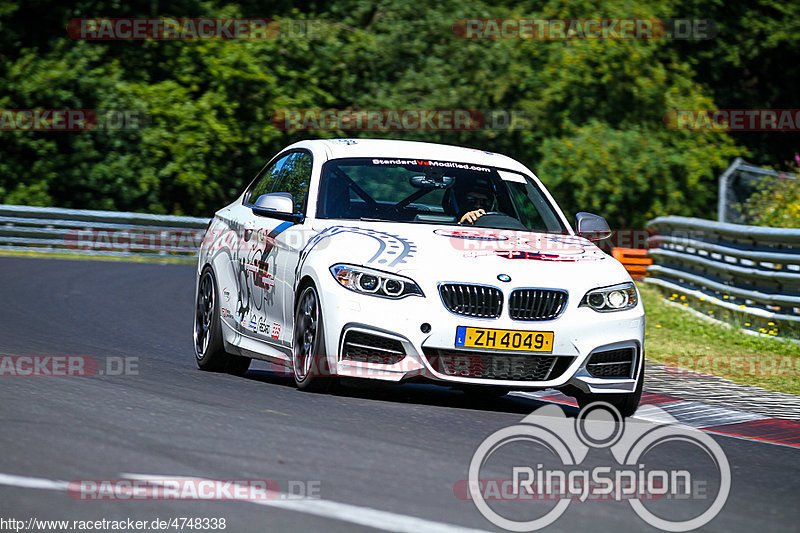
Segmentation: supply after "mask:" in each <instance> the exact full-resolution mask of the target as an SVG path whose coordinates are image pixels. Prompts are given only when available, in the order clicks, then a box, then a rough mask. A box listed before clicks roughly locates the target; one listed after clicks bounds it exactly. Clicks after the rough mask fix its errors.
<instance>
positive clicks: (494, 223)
mask: <svg viewBox="0 0 800 533" xmlns="http://www.w3.org/2000/svg"><path fill="white" fill-rule="evenodd" d="M472 225H473V226H475V227H478V228H499V229H521V230H527V229H528V228H526V227H525V225H524V224H523V223H522V222H520V221H519V220H517V219H516V218H514V217H512V216H509V215H507V214H505V213H501V212H500V211H489V212H487V213H484V214H483V215H481V216H480V217H478V220H476V221H475V223H474V224H472Z"/></svg>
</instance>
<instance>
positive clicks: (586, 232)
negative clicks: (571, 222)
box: [575, 211, 611, 241]
mask: <svg viewBox="0 0 800 533" xmlns="http://www.w3.org/2000/svg"><path fill="white" fill-rule="evenodd" d="M575 231H576V232H577V233H578V235H580V236H581V237H585V238H587V239H589V240H590V241H602V240H603V239H607V238H609V237H611V228H609V227H608V222H606V219H604V218H603V217H601V216H598V215H593V214H591V213H585V212H583V211H581V212H580V213H578V214H577V215H575Z"/></svg>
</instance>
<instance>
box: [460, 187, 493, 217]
mask: <svg viewBox="0 0 800 533" xmlns="http://www.w3.org/2000/svg"><path fill="white" fill-rule="evenodd" d="M453 195H454V200H455V202H454V203H455V208H456V212H457V213H458V215H457V218H458V223H459V224H475V221H476V220H478V219H479V218H480V217H482V216H483V215H485V214H486V213H487V212H490V211H492V207H493V206H494V203H495V199H496V197H495V194H494V188H493V187H492V182H491V181H490V180H489V179H488V178H478V179H474V180H469V181H466V182H464V181H461V180H458V181H456V184H455V186H454V187H453Z"/></svg>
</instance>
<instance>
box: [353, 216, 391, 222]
mask: <svg viewBox="0 0 800 533" xmlns="http://www.w3.org/2000/svg"><path fill="white" fill-rule="evenodd" d="M361 220H362V221H363V222H396V221H395V220H389V219H388V218H369V217H361Z"/></svg>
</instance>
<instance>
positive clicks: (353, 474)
mask: <svg viewBox="0 0 800 533" xmlns="http://www.w3.org/2000/svg"><path fill="white" fill-rule="evenodd" d="M194 283H195V279H194V268H193V267H192V266H190V265H175V264H167V265H161V264H152V263H125V262H103V261H79V260H74V261H73V260H58V259H39V258H10V257H0V355H5V356H8V355H36V356H47V355H84V356H91V357H93V358H94V359H96V360H97V361H99V362H100V365H101V368H104V365H105V364H107V363H106V361H119V360H120V359H119V358H127V359H126V360H127V361H129V362H134V364H135V369H134V370H132V371H131V372H130V373H129V374H127V375H113V376H112V375H107V374H106V375H99V374H95V375H93V376H90V377H46V376H45V377H39V376H37V377H24V376H2V377H0V519H9V518H14V519H19V520H27V519H28V518H30V517H35V518H37V519H44V520H64V519H69V520H95V519H103V518H105V519H108V520H119V519H127V518H132V519H134V520H146V521H152V520H153V519H156V518H160V519H169V518H172V517H224V518H225V519H226V525H227V527H226V531H235V532H238V531H258V532H262V531H374V530H379V531H380V530H387V531H436V530H438V531H458V530H459V529H461V528H473V529H481V530H497V529H498V528H496V527H495V526H494V525H492V524H491V523H490V522H488V521H487V520H486V519H485V518H484V517H483V516H482V515H481V514H480V513H479V512H478V511H477V509H476V508H475V506H474V505H473V504H472V502H469V501H464V500H462V499H459V498H457V497H456V496H455V494H454V485H456V484H457V483H458V482H459V480H464V479H466V477H467V469H468V467H469V461H470V459H471V457H472V454H473V452H474V451H475V449H476V448H477V446H478V445H479V444H480V443H481V441H483V439H484V438H485V437H487V436H488V435H489V434H491V433H492V432H494V431H496V430H498V429H501V428H503V427H506V426H509V425H512V424H514V423H516V422H518V421H519V420H520V419H521V418H522V417H523V416H525V415H526V414H528V413H530V412H531V411H533V410H534V409H536V408H538V407H541V406H542V405H545V402H543V401H540V400H535V399H526V398H521V397H507V398H503V399H500V400H493V401H490V402H482V401H477V400H471V399H469V398H467V397H466V396H465V395H464V394H462V393H460V392H457V391H452V390H449V389H446V388H441V387H435V386H429V385H417V384H407V385H389V386H380V387H376V388H364V387H360V386H357V387H352V386H351V387H345V388H342V389H341V390H340V391H339V392H337V393H336V394H334V395H317V394H310V393H303V392H300V391H297V390H295V389H294V388H293V387H292V386H290V384H289V382H288V380H286V379H285V378H280V377H275V376H273V375H271V374H269V373H268V372H266V371H265V370H263V369H265V368H266V366H265V365H263V364H262V363H257V364H254V365H253V368H252V369H251V371H250V372H249V373H248V374H247V375H246V376H245V377H243V378H239V377H233V376H229V375H223V374H210V373H206V372H201V371H199V370H198V369H197V368H196V366H195V363H194V361H193V352H192V345H191V323H192V313H193V296H194ZM260 369H261V370H260ZM567 409H568V410H569V409H570V408H569V407H567ZM569 413H570V414H572V415H573V416H574V414H575V411H574V409H572V410H570V411H569ZM712 438H714V440H715V441H716V442H717V443H718V444H719V445H720V446H722V448H723V449H724V451H725V454H726V456H727V458H728V461H729V463H730V465H731V470H732V484H731V492H730V496H729V498H728V501H727V504H726V505H725V507H724V508H723V510H722V512H721V513H720V514H719V515H718V516H717V517H716V518H715V519H714V520H713V521H712V522H710V523H708V524H707V525H705V526H704V527H703V528H702V529H703V530H705V531H726V532H727V531H759V532H765V531H797V528H798V524H799V523H800V508H799V507H798V505H797V504H798V493H800V449H798V448H797V447H788V446H780V445H773V444H767V443H762V442H757V441H753V440H746V439H740V438H732V437H726V436H721V435H713V436H712ZM685 458H686V456H685V454H684V453H683V452H682V451H681V450H680V449H675V450H674V451H673V452H670V453H668V452H664V455H663V456H662V457H661V460H663V461H664V463H665V464H670V465H672V466H675V467H679V466H680V465H681V464H682V462H683V461H685ZM529 459H531V460H532V461H536V460H538V459H537V458H529ZM589 461H590V463H591V462H592V461H593V462H594V463H595V464H606V463H607V461H608V459H607V458H603V457H595V456H590V457H589ZM603 461H606V463H604V462H603ZM136 476H156V477H158V478H167V477H174V476H178V477H198V478H204V479H215V480H229V479H236V480H246V479H270V480H275V481H276V482H277V483H278V486H279V487H280V490H281V491H283V492H286V491H287V490H288V487H289V485H290V482H292V481H294V482H297V481H311V482H315V483H318V486H319V493H318V496H319V498H318V499H316V498H315V499H305V500H290V499H288V500H287V499H280V498H279V499H277V500H274V501H271V502H267V503H264V504H254V503H251V502H243V501H219V502H208V501H202V502H198V501H79V500H76V499H74V498H73V497H71V496H70V495H69V494H68V492H67V490H66V486H67V485H66V484H67V482H69V481H73V480H86V479H94V480H98V479H120V478H132V477H136ZM709 476H711V474H709ZM295 486H297V484H295ZM693 505H695V503H689V502H686V503H685V508H686V509H688V510H690V509H691V508H692V506H693ZM0 525H2V522H0ZM6 528H7V527H6ZM68 530H72V529H71V528H69V529H68ZM173 530H174V529H173ZM547 530H548V531H570V532H574V531H648V530H655V529H654V528H652V527H650V526H649V525H648V524H646V523H645V522H643V521H642V520H641V519H640V518H639V517H638V516H636V515H635V514H634V512H633V511H632V510H631V507H630V506H629V505H628V504H627V503H625V502H614V503H608V502H583V503H581V502H574V503H573V504H571V505H570V507H569V508H568V509H567V511H566V512H565V514H564V515H563V516H562V517H561V518H559V519H558V520H557V521H556V522H555V523H554V524H552V525H551V526H549V527H548V529H547Z"/></svg>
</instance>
